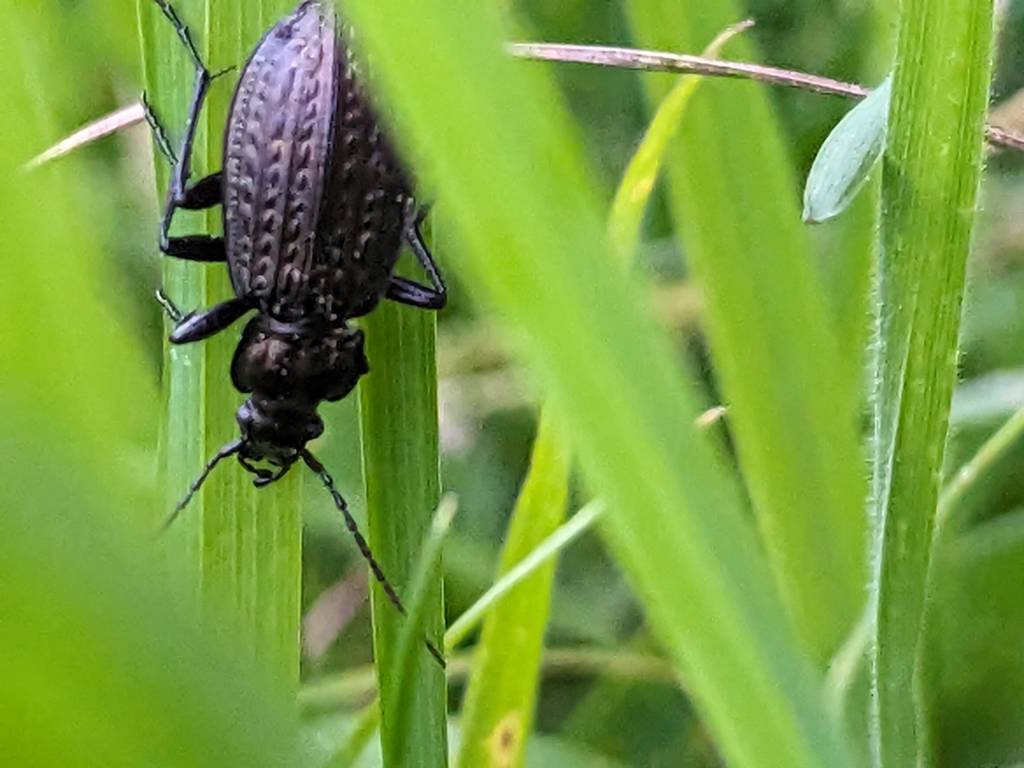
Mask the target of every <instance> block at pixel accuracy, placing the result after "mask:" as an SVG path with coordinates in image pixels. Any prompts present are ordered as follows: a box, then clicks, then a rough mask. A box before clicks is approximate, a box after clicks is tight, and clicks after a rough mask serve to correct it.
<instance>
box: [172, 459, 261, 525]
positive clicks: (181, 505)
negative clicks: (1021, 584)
mask: <svg viewBox="0 0 1024 768" xmlns="http://www.w3.org/2000/svg"><path fill="white" fill-rule="evenodd" d="M240 450H242V441H241V439H239V440H235V441H234V442H232V443H228V444H227V445H225V446H224V447H223V448H221V449H220V450H219V451H217V453H215V454H214V455H213V458H211V459H210V460H209V461H208V462H206V466H205V467H204V468H203V471H202V472H201V473H200V474H199V477H197V478H196V479H195V480H194V481H193V482H192V485H191V486H189V489H188V493H186V494H185V496H184V498H183V499H182V500H181V501H179V502H178V506H176V507H175V508H174V511H173V512H171V514H169V515H168V516H167V517H166V518H165V519H164V522H163V525H161V526H160V532H161V533H163V532H164V531H166V530H167V529H168V528H170V527H171V524H172V523H173V522H174V521H175V520H177V519H178V515H180V514H181V513H182V511H184V509H185V507H187V506H188V504H189V502H190V501H192V497H193V496H195V495H196V494H197V493H199V489H200V488H202V487H203V483H205V482H206V478H208V477H209V476H210V473H211V472H213V470H214V469H216V467H217V465H218V464H220V463H221V462H222V461H224V459H226V458H229V457H231V456H234V455H235V454H236V453H238V452H239V451H240Z"/></svg>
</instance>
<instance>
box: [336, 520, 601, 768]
mask: <svg viewBox="0 0 1024 768" xmlns="http://www.w3.org/2000/svg"><path fill="white" fill-rule="evenodd" d="M603 512H604V504H602V503H601V502H599V501H594V502H591V503H590V504H588V505H587V506H585V507H583V509H581V510H579V511H578V512H577V513H576V514H575V515H573V516H572V517H571V518H570V519H569V520H568V521H567V522H566V523H564V524H563V525H561V526H559V528H558V529H557V530H556V531H554V533H552V534H551V535H550V536H548V537H547V538H546V539H545V540H544V541H542V542H541V543H540V544H539V545H537V547H536V549H534V550H533V551H532V552H530V554H529V555H527V556H526V557H524V558H523V559H522V560H520V561H519V562H518V563H517V564H516V565H515V567H513V568H511V569H509V570H508V571H507V572H506V573H505V574H503V575H502V576H501V578H500V579H498V581H496V582H495V583H494V584H492V585H491V587H490V589H488V590H487V591H486V592H485V593H484V594H483V595H481V596H480V597H479V598H478V599H477V600H476V602H474V603H473V604H472V605H471V606H470V607H469V608H467V609H466V610H465V611H464V612H463V613H462V615H461V616H459V618H457V619H456V620H455V621H454V622H452V625H451V627H449V628H448V631H447V632H445V634H444V647H445V652H446V653H450V652H451V651H452V650H453V649H455V648H457V647H458V646H459V644H460V643H462V642H463V641H464V640H465V639H466V638H467V637H468V636H469V634H470V633H471V632H472V631H473V630H474V629H476V628H477V627H478V626H479V625H480V623H481V622H482V621H483V619H484V617H485V616H486V615H487V613H488V611H489V610H490V609H492V608H494V607H495V606H496V605H498V604H500V603H501V601H503V600H504V599H505V598H506V597H507V596H508V595H509V594H511V593H512V592H514V591H515V589H516V588H517V587H518V586H519V585H520V584H522V583H523V582H524V581H526V580H527V579H529V577H530V576H532V575H533V574H534V573H536V572H537V570H538V569H540V568H542V567H543V566H545V565H546V564H547V563H549V562H550V561H551V560H552V559H554V558H555V557H556V556H557V555H558V553H559V552H561V551H562V550H563V549H565V548H566V547H567V546H569V544H571V543H572V542H574V541H576V539H577V538H579V537H580V536H581V535H583V533H585V532H586V531H588V530H590V528H591V527H592V526H593V524H594V523H595V522H597V520H598V518H600V516H601V515H602V514H603ZM449 671H450V669H449ZM379 725H380V707H379V705H378V702H377V701H373V702H371V703H370V704H368V705H367V706H366V707H364V708H363V710H362V712H361V713H360V716H359V720H358V726H357V727H356V728H354V729H353V731H352V734H351V735H350V737H349V738H348V740H347V741H346V743H345V744H344V745H342V747H341V749H339V751H338V752H337V754H336V755H335V756H334V758H333V759H332V760H331V762H330V765H331V766H333V767H334V768H347V766H350V765H352V764H353V763H354V762H355V761H356V760H357V759H358V758H359V756H360V754H361V753H362V751H363V750H364V749H365V748H366V744H367V743H368V742H369V740H370V739H371V738H372V737H373V734H374V733H375V731H376V729H377V728H378V727H379Z"/></svg>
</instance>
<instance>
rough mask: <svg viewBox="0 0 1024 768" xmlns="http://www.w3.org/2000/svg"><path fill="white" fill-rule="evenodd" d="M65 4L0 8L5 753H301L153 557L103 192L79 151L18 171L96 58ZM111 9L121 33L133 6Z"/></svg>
mask: <svg viewBox="0 0 1024 768" xmlns="http://www.w3.org/2000/svg"><path fill="white" fill-rule="evenodd" d="M112 6H113V4H112ZM111 10H112V11H113V10H114V8H113V7H112V8H111ZM66 11H67V8H66V7H64V6H62V5H61V4H59V3H27V4H26V3H5V4H3V6H0V66H2V67H3V68H4V70H5V71H9V72H18V73H21V76H20V77H18V78H13V79H11V81H10V82H8V83H7V84H6V85H5V91H4V98H5V109H4V110H3V111H2V112H0V173H2V176H3V179H4V183H2V184H0V231H2V232H3V241H4V251H5V266H6V268H7V269H8V273H7V275H6V277H5V279H4V280H3V281H0V328H2V331H0V357H2V359H3V360H4V364H3V365H2V366H0V390H2V391H3V397H0V425H2V429H0V457H2V458H0V584H2V585H3V586H2V588H0V616H2V617H3V618H2V619H0V623H2V629H0V680H2V681H3V683H2V684H0V722H2V723H3V739H2V744H0V764H3V765H11V766H58V765H69V764H74V765H77V766H81V767H82V768H109V767H110V766H149V767H151V768H172V767H173V768H184V767H185V766H191V767H194V768H198V767H208V768H214V766H217V768H242V767H243V766H245V767H247V768H262V767H267V768H269V767H270V766H280V765H292V764H296V763H298V762H300V761H301V756H299V755H297V754H296V751H295V746H296V744H295V735H296V732H297V723H296V722H295V717H294V711H293V709H294V708H293V706H292V702H291V700H290V698H285V697H281V696H274V695H273V691H268V690H267V689H266V688H265V687H264V686H262V685H261V681H260V680H259V679H258V676H256V675H253V674H252V669H251V666H252V665H251V664H248V663H246V662H245V661H244V660H240V659H238V658H237V654H236V653H235V649H234V648H232V646H231V645H230V644H228V643H224V642H216V641H214V640H213V639H212V638H211V637H210V636H209V633H206V635H205V636H204V634H202V633H200V632H198V631H197V630H196V628H195V626H194V625H195V622H194V620H193V619H194V607H193V606H192V605H191V602H190V601H188V600H183V599H182V596H181V595H180V594H177V595H176V594H174V592H173V591H172V589H171V585H169V584H168V583H167V579H166V578H165V577H166V575H167V574H166V573H162V572H160V569H158V568H154V561H158V560H159V557H158V556H157V549H158V546H157V544H155V543H154V542H153V539H152V537H151V535H150V533H151V531H152V524H153V523H154V521H155V520H156V519H157V515H156V510H155V506H156V505H155V504H153V500H152V498H150V497H149V496H150V494H151V493H152V486H153V476H152V472H151V470H152V468H153V466H154V462H152V450H151V448H152V445H151V444H152V442H153V439H154V437H155V435H153V434H149V433H150V428H151V426H152V425H153V424H155V422H156V420H157V418H158V414H159V399H158V392H157V377H156V375H155V370H154V369H153V367H152V356H149V355H147V351H146V349H145V346H144V343H143V338H145V335H144V333H142V332H140V329H139V327H138V323H135V322H132V321H133V320H134V319H135V318H134V316H133V314H132V312H131V302H130V301H126V300H125V297H124V295H123V294H124V292H123V290H121V288H122V285H123V284H122V283H121V282H120V279H121V278H122V277H123V276H122V275H117V274H116V273H115V272H114V269H113V266H114V264H115V262H114V261H113V260H112V259H111V256H110V254H109V253H106V252H104V245H106V244H109V243H112V242H114V241H115V239H116V238H118V237H120V236H122V234H123V232H122V231H121V229H120V228H119V229H114V228H113V227H111V228H109V229H108V228H107V226H105V225H106V224H108V223H109V224H110V225H113V224H115V222H116V223H117V225H118V226H119V225H120V224H121V221H120V218H119V215H123V211H122V210H119V209H118V202H117V197H116V195H108V194H107V192H108V191H109V190H108V189H107V188H106V187H104V186H103V185H102V180H103V179H104V178H105V177H104V175H103V174H101V173H95V166H94V165H92V164H91V163H90V162H89V161H88V160H87V159H86V158H85V157H84V155H85V154H86V153H82V156H80V157H75V158H67V159H65V160H62V161H61V162H59V163H56V164H54V165H53V166H52V167H48V168H45V169H41V170H39V171H37V172H34V173H32V174H25V173H23V172H22V166H23V164H24V162H25V161H26V160H27V158H28V157H29V156H30V155H31V154H33V153H34V151H37V150H39V149H42V148H43V146H45V145H46V143H48V142H49V141H50V140H52V139H54V138H56V137H57V136H59V135H61V134H62V133H64V132H66V130H67V127H68V126H67V125H60V124H57V123H56V121H54V120H53V119H52V118H51V115H52V114H57V113H59V112H60V109H61V107H62V106H63V105H65V104H66V102H65V100H64V97H65V95H66V93H67V89H74V88H77V87H78V86H79V84H80V83H79V82H78V81H76V79H75V77H74V74H75V73H76V72H80V71H81V70H82V69H83V68H84V67H87V66H90V65H92V64H94V63H95V62H92V61H90V62H88V63H83V61H82V60H81V59H77V58H75V57H74V56H70V57H69V55H68V48H69V45H74V43H73V42H71V39H70V38H66V37H64V36H62V35H60V34H57V31H58V30H60V29H62V27H61V21H62V19H61V16H62V14H64V13H66ZM113 17H114V16H113V14H112V15H111V17H110V18H113ZM116 18H118V20H119V21H120V22H121V23H123V26H122V27H120V28H121V29H123V30H127V31H126V32H125V33H124V34H125V35H126V38H127V39H129V40H131V41H134V31H133V26H132V21H133V19H134V8H133V7H131V6H127V7H124V5H123V4H117V15H116ZM63 29H64V30H65V31H66V30H67V27H64V28H63ZM75 31H76V33H81V34H86V35H87V34H88V33H89V32H91V30H81V29H76V30H75ZM62 62H63V63H62ZM174 586H178V585H174ZM226 634H227V633H226ZM257 724H258V725H257Z"/></svg>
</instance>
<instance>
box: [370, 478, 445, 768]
mask: <svg viewBox="0 0 1024 768" xmlns="http://www.w3.org/2000/svg"><path fill="white" fill-rule="evenodd" d="M457 510H458V506H457V504H456V501H455V498H454V497H452V496H446V497H445V498H443V499H441V505H440V506H439V507H438V508H437V514H435V515H434V521H433V523H432V524H431V526H430V533H429V534H428V536H427V539H426V541H424V542H423V546H422V548H421V550H420V556H419V560H418V562H417V564H416V568H415V569H414V570H413V577H412V581H411V588H410V589H409V597H408V602H407V604H406V609H407V610H408V612H409V614H408V616H407V617H406V620H405V622H404V623H403V624H402V628H401V631H400V632H399V635H398V642H397V644H396V646H395V655H394V663H393V664H392V665H391V668H390V669H389V670H388V672H389V673H390V674H391V678H390V680H388V683H387V685H388V686H389V687H390V688H391V692H390V694H389V696H388V697H387V698H388V700H390V701H400V700H401V697H402V694H403V691H405V689H406V688H405V683H406V681H407V680H408V679H409V677H410V676H411V675H412V672H413V669H414V668H415V666H416V659H417V656H418V655H421V654H424V653H427V652H428V651H427V650H426V649H425V648H424V647H423V642H424V640H423V619H424V617H425V615H426V613H427V609H428V603H429V602H430V598H431V593H432V592H433V591H434V590H435V587H436V584H437V582H438V580H439V579H440V578H441V553H442V548H443V545H444V541H445V537H446V536H447V535H448V531H449V529H450V528H451V524H452V520H453V519H454V518H455V513H456V511H457ZM438 650H440V649H438ZM412 715H413V713H412V711H411V710H410V708H408V707H400V708H399V709H398V710H397V711H396V712H395V722H394V727H393V731H394V735H395V744H394V745H393V747H392V749H393V751H394V753H395V754H399V755H402V754H406V741H407V739H408V735H409V734H410V733H411V729H410V728H408V726H407V723H406V720H407V719H408V718H410V717H412Z"/></svg>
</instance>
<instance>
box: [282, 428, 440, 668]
mask: <svg viewBox="0 0 1024 768" xmlns="http://www.w3.org/2000/svg"><path fill="white" fill-rule="evenodd" d="M300 455H301V456H302V460H303V461H304V462H306V466H307V467H309V468H310V469H311V470H313V473H314V474H316V475H317V476H318V477H319V478H320V482H322V483H323V484H324V487H325V488H326V489H327V491H328V493H330V494H331V497H332V498H333V499H334V505H335V506H336V507H337V508H338V511H339V512H341V514H342V516H343V517H344V518H345V526H346V527H347V528H348V530H349V533H351V534H352V537H353V538H354V539H355V540H356V546H357V547H359V551H360V553H362V555H363V559H364V560H366V562H367V564H368V565H369V566H370V570H371V571H372V572H373V575H374V578H376V579H377V581H378V582H379V583H380V586H381V589H383V590H384V594H385V595H387V597H388V600H389V601H390V602H391V604H392V605H393V606H395V609H396V610H397V611H398V612H399V613H400V614H402V615H403V616H407V615H408V614H407V613H406V611H405V606H404V605H403V604H402V599H401V598H400V597H399V596H398V593H397V592H396V591H395V588H394V587H393V586H391V582H390V581H388V577H387V576H385V575H384V570H383V569H382V568H381V567H380V563H378V562H377V559H376V558H375V557H374V556H373V552H371V551H370V545H369V543H368V542H367V541H366V539H365V538H364V537H363V534H362V533H361V532H360V531H359V525H358V524H357V523H356V520H355V518H354V517H352V513H351V512H349V510H348V504H347V503H346V502H345V498H344V497H343V496H342V495H341V492H340V491H338V489H337V487H336V486H335V485H334V478H333V477H331V475H330V473H328V471H327V470H326V469H325V468H324V465H323V464H321V463H320V461H319V459H317V458H316V456H314V455H313V454H312V453H310V452H309V451H308V450H306V449H305V448H303V449H302V452H301V454H300ZM423 642H424V643H426V646H427V650H428V651H430V655H431V656H433V657H434V658H435V659H436V660H437V663H438V664H440V665H441V668H442V669H444V668H445V667H446V666H447V662H446V661H445V659H444V654H443V653H441V651H440V650H438V648H437V646H435V645H434V644H433V643H432V642H430V640H428V639H426V638H424V639H423Z"/></svg>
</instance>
